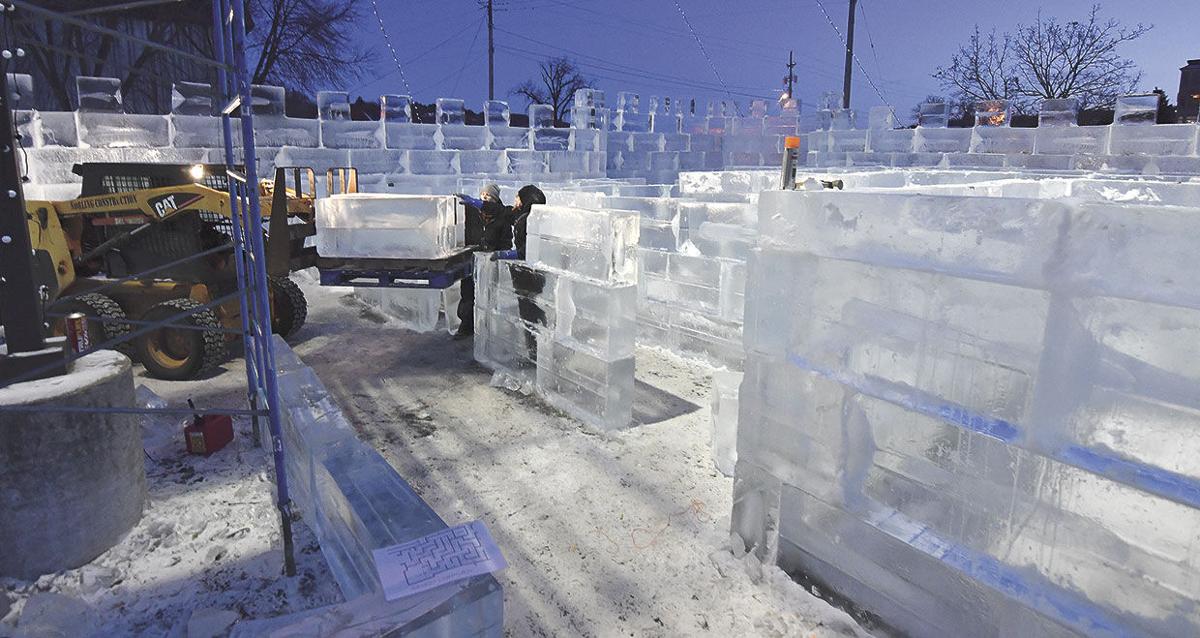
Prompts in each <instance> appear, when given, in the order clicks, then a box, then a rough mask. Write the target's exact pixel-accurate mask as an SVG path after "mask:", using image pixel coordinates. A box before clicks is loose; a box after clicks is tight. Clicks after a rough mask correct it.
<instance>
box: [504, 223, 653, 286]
mask: <svg viewBox="0 0 1200 638" xmlns="http://www.w3.org/2000/svg"><path fill="white" fill-rule="evenodd" d="M638 226H639V224H638V217H637V215H635V214H633V213H629V212H623V211H607V210H590V209H586V208H569V207H565V206H544V205H538V206H534V207H533V211H532V212H531V213H530V214H529V220H528V223H527V232H528V239H527V244H526V254H527V256H528V257H527V258H528V260H529V261H530V262H531V263H536V264H539V265H540V266H542V267H545V268H547V269H550V270H556V271H559V272H570V273H572V274H574V275H576V276H581V277H590V278H592V279H596V280H599V281H614V282H621V283H637V255H636V252H635V250H636V246H637V241H638Z"/></svg>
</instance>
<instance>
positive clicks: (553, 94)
mask: <svg viewBox="0 0 1200 638" xmlns="http://www.w3.org/2000/svg"><path fill="white" fill-rule="evenodd" d="M538 67H539V71H540V77H539V78H538V81H534V80H526V81H525V82H523V83H522V84H520V85H518V86H517V87H516V88H514V89H513V90H512V91H511V93H513V94H514V95H522V96H525V99H527V100H529V103H530V104H549V105H550V106H551V107H553V108H554V122H555V124H562V123H563V122H564V121H565V120H566V117H567V109H568V108H569V107H570V106H571V102H572V101H574V100H575V91H577V90H579V89H586V88H588V87H590V86H591V84H592V83H591V81H589V80H587V79H585V78H584V77H583V75H581V74H580V73H579V68H578V67H576V66H575V62H573V61H572V60H570V59H569V58H565V57H558V58H550V59H548V60H545V61H543V62H542V63H540V64H539V65H538Z"/></svg>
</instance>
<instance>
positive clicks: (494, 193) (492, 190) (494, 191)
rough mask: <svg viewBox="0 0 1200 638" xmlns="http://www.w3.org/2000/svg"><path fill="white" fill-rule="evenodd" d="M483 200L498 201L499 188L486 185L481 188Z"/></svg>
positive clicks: (493, 185)
mask: <svg viewBox="0 0 1200 638" xmlns="http://www.w3.org/2000/svg"><path fill="white" fill-rule="evenodd" d="M483 196H484V198H491V199H494V200H496V201H500V187H499V186H496V185H495V184H488V185H487V186H484V187H483Z"/></svg>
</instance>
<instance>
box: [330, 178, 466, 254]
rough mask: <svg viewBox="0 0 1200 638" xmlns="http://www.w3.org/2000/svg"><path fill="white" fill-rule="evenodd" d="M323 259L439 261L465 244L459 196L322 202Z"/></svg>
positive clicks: (369, 195) (362, 195)
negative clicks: (367, 258)
mask: <svg viewBox="0 0 1200 638" xmlns="http://www.w3.org/2000/svg"><path fill="white" fill-rule="evenodd" d="M316 217H317V252H318V253H319V254H320V255H321V256H323V257H380V258H396V259H405V258H409V259H422V258H435V257H441V256H443V255H446V254H448V253H450V252H453V251H454V250H455V249H456V248H458V247H461V246H462V245H463V222H462V220H461V219H460V213H459V206H458V202H457V200H456V199H455V198H453V197H446V196H440V197H439V196H423V195H385V194H374V193H355V194H348V195H346V194H343V195H332V196H330V197H323V198H320V199H318V200H317V206H316Z"/></svg>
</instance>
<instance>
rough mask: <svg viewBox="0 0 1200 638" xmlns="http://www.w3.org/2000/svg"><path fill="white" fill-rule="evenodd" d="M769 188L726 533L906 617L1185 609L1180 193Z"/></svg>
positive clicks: (1186, 377) (1043, 622)
mask: <svg viewBox="0 0 1200 638" xmlns="http://www.w3.org/2000/svg"><path fill="white" fill-rule="evenodd" d="M860 197H861V198H862V199H859V198H860ZM852 202H854V203H852ZM761 204H762V207H763V209H762V216H761V217H762V219H763V220H764V225H763V228H762V232H763V235H762V241H763V248H761V249H759V250H756V251H755V252H754V254H753V256H752V259H751V262H750V272H749V280H748V281H749V285H748V286H747V301H746V324H745V343H746V348H747V352H748V357H749V358H748V360H747V363H746V378H745V380H744V382H743V384H742V389H743V391H742V393H741V395H740V397H739V400H740V403H741V411H740V421H739V426H738V449H737V457H738V458H737V470H736V474H737V477H736V481H735V505H734V514H733V529H734V531H735V532H736V533H737V534H738V535H740V536H741V537H742V538H743V539H745V540H746V541H747V542H748V543H754V544H756V545H757V549H755V551H757V552H759V554H760V555H761V556H763V557H764V558H768V559H770V560H773V561H776V562H779V563H780V564H781V565H782V566H784V567H785V568H786V569H804V570H805V571H806V572H808V573H810V574H813V575H816V576H817V577H819V578H820V579H821V580H822V581H824V582H825V583H826V585H827V586H829V587H832V588H833V589H834V590H836V591H838V592H839V593H841V594H843V595H846V596H849V597H851V598H852V599H854V601H855V602H856V604H858V605H860V606H863V607H864V608H866V609H868V610H870V611H872V612H874V613H878V614H879V615H881V616H882V617H883V618H884V619H885V620H886V621H887V622H888V623H889V624H892V625H893V626H895V627H897V628H898V629H900V630H901V631H905V632H909V633H912V634H917V635H924V634H938V633H948V634H963V633H972V634H978V633H979V632H980V631H985V632H987V633H996V632H1002V631H1003V630H1004V628H1011V627H1012V626H1013V622H1014V619H1017V620H1016V621H1017V622H1019V623H1020V626H1022V627H1024V628H1025V631H1027V632H1028V633H1038V634H1041V633H1047V632H1052V631H1061V630H1063V628H1066V629H1069V630H1071V631H1075V632H1078V633H1083V634H1096V633H1101V634H1111V635H1120V634H1151V635H1179V634H1190V633H1194V632H1195V631H1196V630H1197V627H1196V621H1195V620H1194V619H1193V618H1191V617H1190V616H1187V615H1186V614H1181V613H1180V611H1179V610H1181V609H1190V608H1192V607H1194V606H1195V605H1196V604H1197V602H1198V600H1200V595H1198V594H1196V593H1195V590H1194V588H1192V589H1189V587H1188V586H1187V585H1186V584H1185V581H1186V579H1187V578H1188V576H1186V575H1187V574H1190V573H1193V572H1194V571H1195V569H1196V568H1197V566H1200V565H1198V564H1197V559H1196V558H1195V557H1194V556H1192V555H1191V553H1190V552H1188V551H1187V550H1186V549H1184V548H1185V547H1188V546H1189V545H1190V542H1191V541H1190V540H1189V539H1190V535H1191V530H1193V529H1194V528H1195V525H1196V524H1197V522H1198V521H1200V463H1197V461H1195V459H1196V458H1197V455H1196V454H1195V452H1194V451H1193V450H1191V448H1192V447H1197V446H1196V445H1194V444H1192V443H1190V437H1188V436H1187V435H1183V434H1181V433H1183V432H1187V431H1189V430H1190V429H1194V424H1195V418H1196V414H1197V413H1198V412H1197V410H1198V409H1200V401H1198V400H1196V399H1195V398H1194V396H1193V395H1192V393H1190V392H1188V391H1187V390H1185V388H1189V387H1194V385H1195V384H1196V382H1197V381H1200V365H1197V364H1196V363H1195V362H1196V361H1197V360H1200V359H1197V358H1196V356H1195V353H1192V352H1190V350H1191V349H1192V348H1191V346H1190V345H1182V344H1190V343H1194V339H1193V338H1192V337H1191V336H1190V335H1193V334H1200V312H1198V309H1200V303H1198V302H1200V298H1198V297H1197V295H1194V294H1192V293H1191V292H1190V291H1188V290H1187V289H1186V287H1185V286H1182V285H1181V284H1180V283H1178V282H1185V281H1191V280H1194V279H1195V277H1196V275H1197V273H1193V272H1191V271H1192V270H1193V268H1192V267H1191V266H1190V265H1189V264H1190V262H1189V261H1188V260H1187V259H1186V258H1185V257H1184V255H1185V254H1188V253H1190V252H1194V251H1195V250H1197V249H1200V239H1196V237H1197V234H1198V233H1197V232H1196V231H1197V229H1196V228H1194V226H1195V225H1196V224H1198V223H1200V222H1197V221H1196V220H1197V215H1196V212H1197V211H1196V209H1195V207H1194V205H1193V207H1190V208H1189V207H1182V206H1181V207H1173V206H1163V205H1149V204H1136V205H1133V204H1127V205H1122V204H1114V203H1109V202H1096V201H1086V200H1083V199H1077V198H1061V199H1059V200H1056V201H1053V202H1048V201H1044V200H1036V199H1020V198H997V197H988V196H962V197H958V196H928V195H921V194H915V193H852V192H845V193H836V194H834V193H823V192H811V193H766V194H764V195H763V197H762V199H761ZM867 209H872V210H873V211H888V212H887V213H886V214H884V213H880V212H871V211H868V210H867ZM885 217H886V218H887V219H885ZM801 219H807V221H804V222H801V221H800V220H801ZM802 228H803V229H802ZM810 231H811V232H810ZM1194 244H1195V245H1194ZM1166 441H1172V443H1169V444H1168V443H1164V442H1166ZM1181 445H1182V447H1183V448H1184V449H1183V450H1181V449H1180V446H1181ZM1018 521H1019V522H1020V524H1015V523H1016V522H1018ZM846 547H850V548H851V551H847V550H846Z"/></svg>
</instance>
